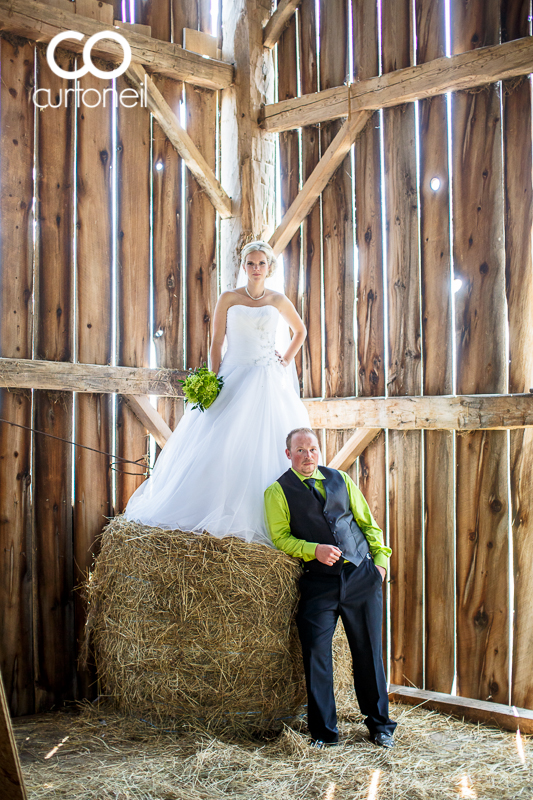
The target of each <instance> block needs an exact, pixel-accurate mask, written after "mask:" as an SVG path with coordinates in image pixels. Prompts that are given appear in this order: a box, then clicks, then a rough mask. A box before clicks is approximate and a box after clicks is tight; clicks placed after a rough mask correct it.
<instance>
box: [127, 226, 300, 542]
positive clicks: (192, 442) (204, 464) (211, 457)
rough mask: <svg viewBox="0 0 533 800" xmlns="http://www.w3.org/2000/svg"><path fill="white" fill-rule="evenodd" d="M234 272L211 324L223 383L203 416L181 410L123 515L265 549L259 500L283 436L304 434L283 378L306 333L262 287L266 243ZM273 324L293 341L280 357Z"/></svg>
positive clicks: (274, 471) (268, 260) (272, 263)
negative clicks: (236, 279) (239, 273)
mask: <svg viewBox="0 0 533 800" xmlns="http://www.w3.org/2000/svg"><path fill="white" fill-rule="evenodd" d="M241 267H242V269H243V270H244V273H245V279H246V283H245V285H244V286H243V287H242V288H237V289H233V290H231V291H227V292H223V294H222V295H221V296H220V298H219V301H218V303H217V306H216V308H215V314H214V320H213V333H212V343H211V369H212V370H213V371H214V372H216V373H218V374H219V375H221V376H222V377H223V379H224V386H223V388H222V391H221V392H220V394H219V395H218V397H217V399H216V400H215V401H214V403H213V404H212V405H211V406H210V407H209V408H208V409H207V410H206V411H204V412H202V411H200V410H199V409H196V410H193V409H192V408H191V407H190V406H189V407H187V409H186V411H185V414H184V415H183V417H182V419H181V420H180V422H179V424H178V426H177V427H176V429H175V430H174V432H173V433H172V435H171V436H170V438H169V439H168V441H167V443H166V445H165V447H164V448H163V450H162V451H161V454H160V455H159V458H158V459H157V462H156V464H155V467H154V469H153V472H152V475H151V476H150V478H148V480H146V481H145V482H144V483H142V484H141V486H139V488H138V489H137V490H136V491H135V492H134V494H133V495H132V496H131V498H130V500H129V502H128V505H127V506H126V510H125V512H124V514H125V516H126V518H127V519H129V520H132V521H135V522H140V523H142V524H144V525H149V526H154V527H161V528H167V529H171V530H174V529H178V530H184V531H195V532H197V533H202V532H203V531H204V530H205V531H208V532H209V533H211V534H212V535H214V536H217V537H222V536H237V537H239V538H241V539H244V540H246V541H248V542H251V541H254V542H262V543H263V544H270V545H272V543H271V541H270V537H269V535H268V532H267V527H266V523H265V519H264V512H263V493H264V491H265V489H266V488H267V487H268V486H269V485H270V484H271V483H273V482H274V481H275V480H276V479H277V478H279V476H280V475H281V474H282V473H283V472H285V471H286V469H287V459H286V456H285V437H286V436H287V433H288V432H289V431H290V430H292V429H293V428H299V427H309V417H308V415H307V411H306V409H305V407H304V405H303V403H302V401H301V400H300V398H299V396H298V394H297V391H296V388H295V386H294V383H293V381H292V380H291V369H292V370H293V371H294V363H293V360H294V356H295V355H296V353H297V352H298V351H299V349H300V348H301V346H302V344H303V342H304V340H305V336H306V330H305V326H304V324H303V322H302V320H301V318H300V316H299V315H298V313H297V311H296V309H295V308H294V306H293V304H292V303H291V302H290V300H289V299H288V297H286V296H285V295H284V294H281V293H279V292H275V291H273V290H272V289H268V288H266V287H265V280H266V279H267V278H268V277H270V276H271V275H272V273H273V272H274V269H275V267H276V259H275V256H274V252H273V251H272V248H271V247H270V245H268V244H266V243H265V242H261V241H257V242H252V243H251V244H248V245H246V246H245V247H244V248H243V250H242V252H241ZM279 323H280V324H281V325H283V324H284V323H286V324H287V325H288V326H289V327H290V328H291V330H292V333H293V336H292V339H291V340H290V342H288V346H287V348H286V350H285V352H284V353H283V354H280V353H278V352H277V350H276V349H275V346H276V330H277V328H278V324H279ZM225 339H226V340H227V350H226V353H225V355H224V357H222V348H223V344H224V340H225ZM294 374H295V373H294Z"/></svg>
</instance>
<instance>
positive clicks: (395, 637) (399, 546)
mask: <svg viewBox="0 0 533 800" xmlns="http://www.w3.org/2000/svg"><path fill="white" fill-rule="evenodd" d="M411 6H412V4H411V3H410V2H409V0H403V2H399V3H395V4H394V5H393V4H390V3H385V4H384V5H383V7H382V8H383V20H382V27H383V49H382V52H383V72H384V73H386V72H392V71H393V70H395V69H401V68H402V67H407V66H409V64H410V63H411V36H410V31H411V18H410V9H411ZM414 114H415V112H414V106H413V104H408V105H405V106H401V107H397V108H391V109H387V110H385V111H384V112H383V116H384V125H385V130H384V144H385V180H386V188H385V198H386V215H387V281H388V303H389V310H388V323H389V329H388V334H389V345H388V347H389V374H388V376H387V383H388V389H389V395H391V396H397V395H402V394H410V395H416V394H420V390H421V370H420V333H421V332H420V294H419V292H420V284H419V264H418V219H417V189H416V180H417V176H416V159H415V116H414ZM421 460H422V441H421V434H420V433H418V432H414V431H413V432H408V433H405V434H404V433H399V432H396V431H390V432H389V479H390V484H389V487H390V489H389V524H390V545H391V547H392V551H393V557H392V562H391V571H390V581H391V681H393V682H394V683H409V684H411V685H414V686H419V687H421V686H422V679H423V677H422V676H423V663H422V641H423V638H422V637H423V630H424V627H423V607H422V595H423V586H422V571H423V561H422V476H421V474H420V464H421Z"/></svg>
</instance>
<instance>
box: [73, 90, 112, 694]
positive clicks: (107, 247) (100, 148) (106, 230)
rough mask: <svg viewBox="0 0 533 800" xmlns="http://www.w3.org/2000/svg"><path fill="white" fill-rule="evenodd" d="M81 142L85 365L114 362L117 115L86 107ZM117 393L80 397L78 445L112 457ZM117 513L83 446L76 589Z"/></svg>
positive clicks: (78, 455) (84, 684) (88, 677)
mask: <svg viewBox="0 0 533 800" xmlns="http://www.w3.org/2000/svg"><path fill="white" fill-rule="evenodd" d="M107 84H108V81H102V80H100V79H98V78H94V77H93V76H92V75H90V74H88V75H86V76H84V77H83V78H82V79H81V81H80V85H81V87H82V88H83V89H84V90H85V89H88V88H89V87H94V88H95V89H97V90H99V91H102V89H103V88H105V86H106V85H107ZM77 114H78V140H77V244H76V248H77V250H76V270H77V276H76V288H77V291H76V294H77V297H76V303H77V318H76V327H77V354H76V360H77V361H79V362H80V363H82V364H110V363H111V360H112V352H111V337H112V302H111V297H112V270H111V265H112V262H113V253H112V230H111V228H112V219H113V209H112V199H111V187H112V174H113V173H112V161H113V143H112V136H111V120H112V110H111V109H110V108H104V107H103V105H99V106H95V107H94V108H85V107H84V106H81V107H80V109H78V111H77ZM112 402H113V396H112V395H105V394H83V393H80V392H77V393H76V394H75V395H74V405H75V413H74V419H75V441H76V442H77V443H79V444H82V445H84V446H85V447H91V448H94V449H95V450H101V451H103V452H105V453H110V452H111V414H112ZM111 514H112V498H111V471H110V459H109V458H108V457H107V456H103V455H100V454H98V453H94V452H91V451H90V450H85V449H82V448H81V447H77V448H76V449H75V453H74V569H75V582H76V585H78V586H79V585H81V584H82V583H83V582H84V581H85V580H86V578H87V575H88V572H89V569H90V568H91V566H92V562H93V558H94V555H95V553H96V540H97V537H98V535H99V534H100V532H101V531H102V528H103V526H104V525H105V523H106V517H109V516H111ZM86 615H87V609H86V606H85V601H84V598H83V597H82V596H81V594H80V593H77V594H76V598H75V627H76V642H77V645H78V650H79V649H80V648H81V647H82V646H83V640H84V636H85V621H86ZM95 684H96V681H95V675H94V673H93V672H90V671H86V670H81V669H78V696H79V697H90V696H91V695H93V696H94V692H95V691H96V686H95Z"/></svg>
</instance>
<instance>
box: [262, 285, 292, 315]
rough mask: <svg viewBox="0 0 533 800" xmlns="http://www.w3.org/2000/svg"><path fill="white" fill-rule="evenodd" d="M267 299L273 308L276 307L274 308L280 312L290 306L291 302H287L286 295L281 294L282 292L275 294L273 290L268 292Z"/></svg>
mask: <svg viewBox="0 0 533 800" xmlns="http://www.w3.org/2000/svg"><path fill="white" fill-rule="evenodd" d="M268 299H269V300H270V303H271V304H272V305H273V306H276V308H277V309H279V310H280V311H281V310H282V309H283V308H284V307H285V308H286V307H287V305H292V303H291V301H290V300H289V298H288V297H287V295H286V294H283V293H282V292H275V291H274V290H273V289H271V290H270V293H269V295H268Z"/></svg>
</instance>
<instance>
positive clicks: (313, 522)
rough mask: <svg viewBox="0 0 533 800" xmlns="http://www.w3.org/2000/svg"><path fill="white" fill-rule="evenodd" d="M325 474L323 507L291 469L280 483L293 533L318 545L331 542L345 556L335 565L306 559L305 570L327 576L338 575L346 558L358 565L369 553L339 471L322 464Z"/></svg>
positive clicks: (321, 468)
mask: <svg viewBox="0 0 533 800" xmlns="http://www.w3.org/2000/svg"><path fill="white" fill-rule="evenodd" d="M320 472H321V473H322V475H324V478H325V480H324V482H323V486H324V489H325V490H326V502H325V505H324V507H322V504H321V503H320V502H319V501H318V500H317V498H316V497H315V496H314V495H313V494H312V492H310V491H309V489H308V487H307V486H306V485H305V484H304V483H302V481H301V480H300V478H299V477H298V476H297V475H295V473H294V472H293V471H292V469H288V470H287V472H285V473H284V474H283V475H282V476H281V478H278V483H279V485H280V486H281V488H282V489H283V493H284V495H285V497H286V499H287V504H288V506H289V513H290V515H291V534H292V535H293V536H295V537H296V538H297V539H305V541H306V542H317V543H318V544H331V545H334V546H335V547H338V548H339V549H340V550H342V555H343V557H342V558H339V560H338V561H337V562H336V563H335V564H334V565H333V566H332V567H328V566H327V565H326V564H322V563H321V562H320V561H318V560H317V559H316V558H314V559H313V560H312V561H306V562H305V566H306V569H309V570H310V571H311V572H320V573H323V574H325V575H337V574H339V573H340V571H341V570H342V566H343V563H344V559H346V560H348V561H351V562H352V564H355V566H356V567H358V566H359V564H360V563H361V561H362V560H363V559H364V558H365V557H366V555H367V553H369V547H368V542H367V540H366V537H365V535H364V533H363V531H362V530H361V528H360V527H359V525H358V524H357V522H356V521H355V519H354V518H353V514H352V511H351V509H350V497H349V495H348V489H347V488H346V484H345V483H344V479H343V477H342V475H341V474H340V472H339V471H338V470H336V469H329V467H322V466H321V467H320Z"/></svg>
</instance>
